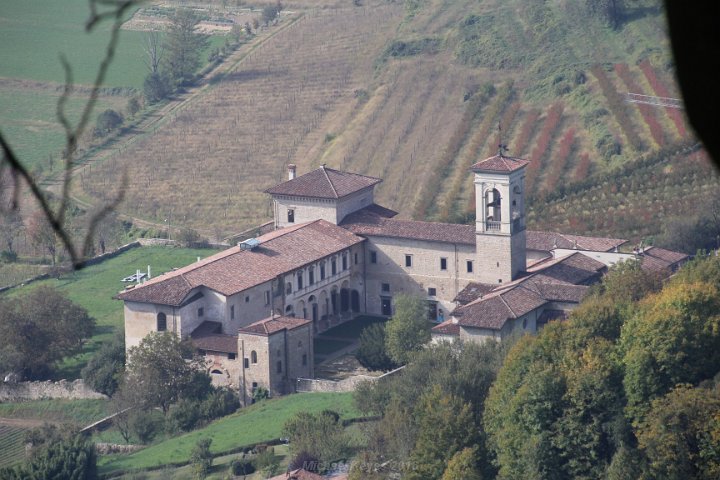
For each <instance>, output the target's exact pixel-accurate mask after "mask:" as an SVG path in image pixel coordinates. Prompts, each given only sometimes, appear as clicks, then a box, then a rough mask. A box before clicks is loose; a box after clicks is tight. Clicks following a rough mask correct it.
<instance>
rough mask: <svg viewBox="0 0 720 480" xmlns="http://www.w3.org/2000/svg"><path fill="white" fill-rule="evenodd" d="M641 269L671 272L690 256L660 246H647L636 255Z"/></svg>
mask: <svg viewBox="0 0 720 480" xmlns="http://www.w3.org/2000/svg"><path fill="white" fill-rule="evenodd" d="M638 258H639V259H640V261H641V266H642V268H643V270H646V271H649V272H666V273H668V272H673V271H675V270H676V269H677V267H678V266H680V265H681V264H682V263H683V262H685V261H687V260H688V259H689V258H690V257H689V256H688V255H686V254H684V253H680V252H673V251H672V250H665V249H664V248H660V247H648V248H646V249H644V250H643V251H642V253H640V254H639V255H638Z"/></svg>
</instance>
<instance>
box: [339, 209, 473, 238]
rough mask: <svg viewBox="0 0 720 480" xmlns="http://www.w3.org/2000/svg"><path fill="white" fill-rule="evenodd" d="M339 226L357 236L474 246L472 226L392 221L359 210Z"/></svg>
mask: <svg viewBox="0 0 720 480" xmlns="http://www.w3.org/2000/svg"><path fill="white" fill-rule="evenodd" d="M340 226H342V227H344V228H346V229H348V230H350V231H351V232H353V233H355V234H357V235H363V236H378V237H395V238H409V239H412V240H427V241H432V242H443V243H459V244H464V245H475V227H474V226H472V225H460V224H456V223H439V222H420V221H416V220H395V219H391V218H387V217H384V216H380V215H375V214H373V212H371V211H368V210H365V209H363V210H359V211H357V212H355V213H352V214H350V215H348V216H347V217H345V219H344V220H343V221H342V222H341V223H340Z"/></svg>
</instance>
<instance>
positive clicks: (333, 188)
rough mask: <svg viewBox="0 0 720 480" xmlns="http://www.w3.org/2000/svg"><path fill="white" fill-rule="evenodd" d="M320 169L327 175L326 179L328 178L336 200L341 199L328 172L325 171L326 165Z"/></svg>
mask: <svg viewBox="0 0 720 480" xmlns="http://www.w3.org/2000/svg"><path fill="white" fill-rule="evenodd" d="M320 168H321V169H322V171H323V173H324V174H325V178H327V181H328V183H329V184H330V188H332V191H333V194H335V198H340V197H339V196H338V193H337V190H335V185H333V183H332V180H330V176H329V175H328V174H327V171H326V170H325V165H321V166H320ZM331 170H332V169H331Z"/></svg>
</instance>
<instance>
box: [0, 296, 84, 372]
mask: <svg viewBox="0 0 720 480" xmlns="http://www.w3.org/2000/svg"><path fill="white" fill-rule="evenodd" d="M94 327H95V320H94V319H93V318H91V317H90V316H89V315H88V312H87V310H85V309H84V308H82V307H81V306H79V305H76V304H74V303H73V302H71V301H70V300H68V299H67V298H66V297H65V296H64V295H62V294H61V293H60V292H59V291H58V290H56V289H54V288H52V287H46V286H42V287H38V288H35V289H32V290H30V292H28V293H25V294H22V295H18V296H17V297H10V298H2V299H0V338H2V342H0V372H9V371H12V372H20V373H22V374H23V375H25V376H26V377H27V378H31V379H39V378H45V377H46V376H47V375H48V374H50V373H51V371H52V370H53V368H54V367H55V366H56V365H57V363H58V362H59V361H60V360H62V359H63V358H65V357H67V356H69V355H73V354H75V353H77V352H79V351H80V349H81V348H82V345H83V341H84V340H85V339H87V338H89V337H90V336H91V335H92V332H93V329H94Z"/></svg>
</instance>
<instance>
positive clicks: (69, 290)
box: [12, 247, 216, 379]
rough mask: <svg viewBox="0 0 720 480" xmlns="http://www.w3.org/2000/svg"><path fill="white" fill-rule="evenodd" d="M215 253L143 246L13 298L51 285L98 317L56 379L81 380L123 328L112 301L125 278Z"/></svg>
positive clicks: (117, 306)
mask: <svg viewBox="0 0 720 480" xmlns="http://www.w3.org/2000/svg"><path fill="white" fill-rule="evenodd" d="M213 253H216V250H211V249H192V248H173V247H141V248H134V249H132V250H129V251H127V252H125V253H123V254H122V255H119V256H117V257H115V258H112V259H110V260H107V261H105V262H103V263H100V264H97V265H93V266H90V267H87V268H84V269H82V270H80V271H76V272H72V273H68V274H65V275H63V276H62V277H61V278H60V279H50V280H43V281H41V282H37V283H33V284H31V285H28V286H27V287H22V288H19V289H15V290H13V291H12V294H13V295H16V294H21V293H23V292H25V291H27V290H28V289H30V288H36V287H37V286H40V285H49V286H53V287H55V288H57V289H59V290H60V291H61V292H63V293H64V294H66V295H67V296H68V298H70V300H72V301H73V302H76V303H78V304H79V305H82V306H83V307H85V308H86V309H87V311H88V312H89V313H90V315H91V316H92V317H93V318H95V320H96V322H97V323H96V326H95V334H94V335H93V337H92V339H91V340H90V341H89V342H88V343H87V345H86V346H85V348H84V349H83V352H82V353H81V354H79V355H77V356H75V357H73V358H70V359H67V360H66V361H65V363H64V364H63V365H62V366H61V368H60V370H59V372H58V373H57V375H56V377H57V378H69V379H71V378H79V376H80V370H81V369H82V367H83V366H84V365H85V364H86V363H87V361H88V359H89V358H90V356H91V355H92V353H93V352H95V351H96V350H97V349H98V347H99V345H100V344H101V343H102V342H104V341H107V340H109V339H110V338H111V337H112V335H113V334H114V333H115V332H117V331H120V330H121V329H122V327H123V304H122V302H121V301H119V300H113V298H112V297H113V296H114V295H116V294H117V293H118V292H120V291H121V290H122V289H123V288H124V286H125V284H124V283H123V282H122V281H121V280H122V279H123V278H124V277H127V276H128V275H132V274H133V273H135V271H136V270H138V269H140V270H142V271H146V269H147V266H148V265H150V266H151V269H152V274H153V276H157V275H159V274H161V273H163V272H167V271H169V270H171V269H172V268H173V267H182V266H185V265H187V264H189V263H192V262H194V261H195V260H197V257H202V258H205V257H207V256H210V255H212V254H213Z"/></svg>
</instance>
